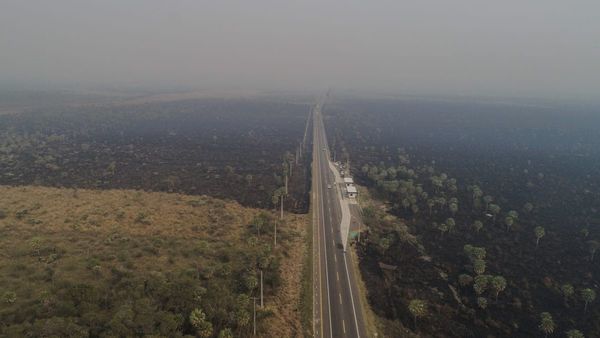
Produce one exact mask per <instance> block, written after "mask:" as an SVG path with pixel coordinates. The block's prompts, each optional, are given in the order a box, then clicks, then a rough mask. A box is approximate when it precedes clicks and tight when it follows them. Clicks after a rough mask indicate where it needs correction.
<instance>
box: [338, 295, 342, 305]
mask: <svg viewBox="0 0 600 338" xmlns="http://www.w3.org/2000/svg"><path fill="white" fill-rule="evenodd" d="M338 295H339V296H340V305H341V304H342V294H341V293H338Z"/></svg>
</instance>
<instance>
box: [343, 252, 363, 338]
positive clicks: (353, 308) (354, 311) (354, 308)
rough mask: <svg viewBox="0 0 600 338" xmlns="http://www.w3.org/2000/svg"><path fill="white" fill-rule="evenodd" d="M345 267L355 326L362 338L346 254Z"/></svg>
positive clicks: (358, 335)
mask: <svg viewBox="0 0 600 338" xmlns="http://www.w3.org/2000/svg"><path fill="white" fill-rule="evenodd" d="M344 265H345V266H346V277H347V278H348V289H349V290H350V301H351V302H352V314H354V324H355V326H356V336H357V337H358V338H360V331H359V330H358V319H356V307H355V306H354V296H352V283H350V274H349V273H348V262H347V261H346V255H345V254H344Z"/></svg>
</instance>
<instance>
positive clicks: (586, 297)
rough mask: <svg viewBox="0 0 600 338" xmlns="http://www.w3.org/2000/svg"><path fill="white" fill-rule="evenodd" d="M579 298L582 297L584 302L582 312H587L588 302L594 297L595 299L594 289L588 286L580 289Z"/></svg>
mask: <svg viewBox="0 0 600 338" xmlns="http://www.w3.org/2000/svg"><path fill="white" fill-rule="evenodd" d="M581 298H583V301H584V302H585V307H584V308H583V312H587V306H588V304H589V303H591V302H593V301H594V299H596V291H594V290H592V289H590V288H585V289H583V290H581Z"/></svg>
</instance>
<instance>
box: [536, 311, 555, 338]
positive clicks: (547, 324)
mask: <svg viewBox="0 0 600 338" xmlns="http://www.w3.org/2000/svg"><path fill="white" fill-rule="evenodd" d="M538 327H539V328H540V330H542V332H544V334H545V336H546V337H548V334H551V333H553V332H554V329H556V324H554V320H553V319H552V315H551V314H550V313H548V312H542V313H541V314H540V325H539V326H538Z"/></svg>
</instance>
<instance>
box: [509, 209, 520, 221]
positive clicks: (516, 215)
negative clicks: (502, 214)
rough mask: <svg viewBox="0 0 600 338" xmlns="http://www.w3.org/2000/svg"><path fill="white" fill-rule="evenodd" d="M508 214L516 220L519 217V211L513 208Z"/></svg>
mask: <svg viewBox="0 0 600 338" xmlns="http://www.w3.org/2000/svg"><path fill="white" fill-rule="evenodd" d="M508 216H509V217H512V218H513V219H514V220H515V221H516V220H518V219H519V213H518V212H516V211H515V210H511V211H509V212H508Z"/></svg>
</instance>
